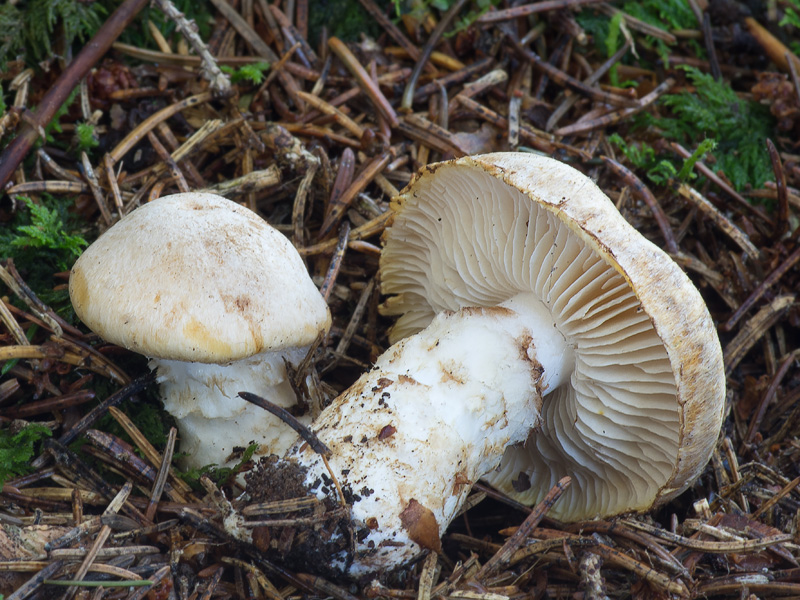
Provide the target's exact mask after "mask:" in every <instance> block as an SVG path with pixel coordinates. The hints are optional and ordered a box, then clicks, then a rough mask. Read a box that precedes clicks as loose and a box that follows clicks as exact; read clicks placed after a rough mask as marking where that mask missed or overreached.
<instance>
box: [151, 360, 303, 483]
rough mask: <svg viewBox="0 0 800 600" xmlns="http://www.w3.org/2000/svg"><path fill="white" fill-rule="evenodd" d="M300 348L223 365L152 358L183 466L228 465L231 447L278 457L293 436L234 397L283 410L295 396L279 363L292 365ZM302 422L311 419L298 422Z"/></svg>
mask: <svg viewBox="0 0 800 600" xmlns="http://www.w3.org/2000/svg"><path fill="white" fill-rule="evenodd" d="M305 353H306V349H305V348H288V349H286V350H282V351H280V352H263V353H261V354H256V355H255V356H251V357H250V358H246V359H242V360H238V361H234V362H231V363H228V364H225V365H217V364H206V363H199V362H184V361H177V360H163V359H151V361H150V367H151V368H154V369H157V370H158V380H159V383H160V385H161V397H162V399H163V401H164V409H165V410H166V411H167V412H169V413H170V414H171V415H172V416H173V417H175V419H176V421H177V424H178V433H179V436H180V445H179V450H180V452H182V453H185V454H186V458H185V459H184V461H183V464H184V466H186V467H190V468H191V467H202V466H205V465H209V464H218V465H223V466H232V465H234V464H235V463H236V459H233V460H229V456H230V454H231V452H232V450H233V449H234V448H235V447H247V446H248V445H249V444H250V443H251V442H256V443H257V444H258V445H259V448H258V451H257V453H258V454H259V455H269V454H283V453H284V452H285V451H286V449H287V448H289V446H291V444H292V442H294V441H295V439H296V438H297V435H296V434H295V432H294V431H293V430H292V429H291V428H289V427H288V426H287V425H286V424H285V423H283V422H282V421H281V420H280V419H278V418H277V417H274V416H273V415H271V414H270V413H268V412H266V411H265V410H263V409H261V408H259V407H257V406H255V405H253V404H250V403H249V402H246V401H245V400H242V399H241V398H240V397H239V392H241V391H242V390H247V391H251V392H252V393H254V394H257V395H259V396H262V397H264V398H266V399H268V400H269V401H271V402H272V403H274V404H277V405H278V406H281V407H283V408H288V407H290V406H292V405H294V404H295V402H296V397H295V394H294V391H293V390H292V388H291V386H290V384H289V382H288V381H287V379H286V367H285V364H284V362H283V361H284V358H285V359H286V360H288V361H289V362H290V363H294V364H297V363H299V362H300V361H301V360H302V359H303V357H304V356H305ZM300 420H301V421H303V422H304V423H309V422H310V421H311V415H304V416H302V417H300Z"/></svg>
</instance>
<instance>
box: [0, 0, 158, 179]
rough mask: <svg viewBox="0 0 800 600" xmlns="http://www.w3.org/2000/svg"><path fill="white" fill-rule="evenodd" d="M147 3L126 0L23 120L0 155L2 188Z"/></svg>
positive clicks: (141, 0) (144, 1)
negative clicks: (31, 113) (19, 128)
mask: <svg viewBox="0 0 800 600" xmlns="http://www.w3.org/2000/svg"><path fill="white" fill-rule="evenodd" d="M145 4H147V0H125V2H123V3H122V4H121V5H120V6H119V8H118V9H117V10H115V11H114V13H113V14H112V15H111V16H110V17H109V18H108V20H106V22H105V23H104V24H103V26H102V27H101V28H100V29H99V30H98V31H97V33H96V34H95V35H94V37H93V38H92V39H91V40H90V41H89V43H87V44H86V45H85V46H84V47H83V49H82V50H81V51H80V53H79V54H78V56H76V57H75V60H73V61H72V62H71V63H70V64H69V65H67V68H66V69H64V71H63V72H62V73H61V75H60V76H59V77H58V79H57V80H56V82H55V83H54V84H53V87H51V88H50V89H49V90H48V92H47V93H46V94H45V96H44V98H42V101H41V102H40V103H39V106H38V108H37V109H36V112H35V113H34V114H33V116H32V117H31V119H30V121H25V122H24V124H23V125H22V128H21V131H20V132H19V134H18V135H17V137H16V138H14V140H13V141H12V142H11V143H10V144H9V145H8V147H7V148H6V149H5V151H4V152H3V154H2V155H0V188H5V186H6V183H8V180H9V179H11V174H12V173H13V172H14V169H16V168H17V166H18V165H19V163H20V162H22V160H23V159H24V158H25V157H26V156H27V154H28V152H29V151H30V149H31V147H32V146H33V144H34V142H35V141H36V139H37V138H38V137H39V131H40V128H42V127H44V126H45V125H47V124H48V123H49V122H50V121H51V120H52V119H53V117H54V116H55V114H56V111H57V110H58V109H59V108H60V107H61V105H62V104H64V101H65V100H66V99H67V97H68V96H69V95H70V93H71V92H72V90H73V89H74V88H75V86H76V85H78V82H79V81H80V80H81V79H83V78H84V77H85V76H86V74H87V73H88V72H89V69H91V68H92V67H93V66H94V65H95V64H97V63H98V61H99V60H100V58H101V57H102V56H103V55H104V54H105V53H106V51H107V50H108V49H109V48H110V47H111V44H112V43H113V42H114V40H116V39H117V38H118V37H119V35H120V34H121V33H122V31H123V30H124V29H125V28H126V27H127V26H128V25H129V24H130V23H131V21H133V19H134V17H135V16H136V15H137V14H138V13H139V11H140V10H142V8H144V6H145Z"/></svg>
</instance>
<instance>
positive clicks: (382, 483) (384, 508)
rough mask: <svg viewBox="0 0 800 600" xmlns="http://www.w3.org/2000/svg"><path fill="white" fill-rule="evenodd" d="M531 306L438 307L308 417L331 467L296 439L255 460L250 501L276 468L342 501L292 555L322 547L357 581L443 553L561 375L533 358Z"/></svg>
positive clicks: (558, 367)
mask: <svg viewBox="0 0 800 600" xmlns="http://www.w3.org/2000/svg"><path fill="white" fill-rule="evenodd" d="M530 313H531V311H530V310H528V309H526V307H525V305H524V303H517V305H516V306H515V307H514V310H512V309H511V308H508V307H507V306H498V307H492V308H475V307H469V308H464V309H461V310H459V311H456V312H453V313H442V314H440V315H439V316H437V317H436V318H435V319H434V321H433V322H432V323H431V324H430V325H429V326H428V327H427V328H426V329H425V330H423V331H421V332H420V333H418V334H416V335H414V336H412V337H409V338H407V339H405V340H403V341H401V342H399V343H397V344H395V345H394V346H392V347H391V348H390V349H389V350H388V351H387V352H385V353H384V354H383V355H382V356H381V357H380V358H379V359H378V361H377V363H376V364H375V366H374V367H373V369H372V370H370V371H369V372H367V373H365V374H364V375H362V376H361V378H360V379H359V380H358V381H357V382H356V383H355V384H354V385H353V386H352V387H351V388H350V389H348V390H347V391H346V392H344V393H343V394H342V395H340V396H339V397H338V398H336V399H335V400H334V401H333V403H332V404H331V405H330V406H329V407H328V408H326V409H325V410H324V411H323V412H322V413H321V414H320V416H319V417H318V418H317V419H316V420H315V422H314V424H313V426H312V428H313V430H314V432H315V433H316V435H317V436H318V437H319V439H320V440H321V441H322V442H323V443H325V444H326V445H327V446H328V448H329V449H330V450H331V456H330V457H329V459H328V463H329V465H330V471H329V470H328V466H327V465H326V464H325V463H324V461H323V460H322V459H321V457H320V456H319V455H318V454H316V453H314V452H313V451H312V449H311V448H310V447H309V445H308V444H306V443H304V442H303V443H301V442H298V443H296V444H295V445H294V446H293V447H292V448H291V449H290V450H289V452H288V453H287V455H286V457H285V458H284V459H282V461H279V462H278V463H271V464H270V465H265V464H262V465H261V466H260V468H259V471H258V472H257V475H254V476H253V477H251V478H250V480H249V482H248V492H249V493H250V495H251V497H253V498H264V491H263V490H262V489H261V488H260V486H261V485H264V486H272V485H274V483H273V482H274V481H275V472H274V469H275V468H280V465H282V464H283V465H285V468H287V469H289V472H292V473H294V475H293V476H294V477H299V476H298V474H301V473H302V474H304V475H303V480H302V485H301V486H300V487H299V488H298V487H296V486H295V487H294V488H291V489H292V490H293V491H300V489H301V488H302V490H303V491H309V492H311V493H312V494H314V495H315V496H316V497H317V498H318V499H319V500H321V501H323V502H325V503H326V506H333V507H335V506H338V505H340V503H341V501H342V497H343V499H344V501H345V502H346V504H347V507H346V509H347V514H345V515H342V516H341V517H337V518H338V520H337V519H333V520H330V519H328V520H324V521H322V522H323V523H325V524H324V525H320V526H319V527H317V528H316V529H315V530H314V531H315V532H316V533H314V535H315V536H316V537H317V539H319V542H317V541H315V542H313V544H312V545H311V550H306V552H307V553H308V555H307V556H305V557H303V558H300V559H299V560H303V561H305V562H304V564H306V565H308V564H313V565H318V564H319V561H318V560H316V559H315V558H314V557H315V556H317V555H316V554H315V552H316V551H317V549H318V548H319V544H320V543H324V544H323V546H324V548H325V550H324V553H323V555H324V556H325V557H326V560H325V561H323V562H324V563H325V569H326V570H333V571H338V572H340V573H342V574H345V575H347V576H348V577H353V578H360V577H362V576H364V575H367V574H369V573H374V572H385V571H388V570H391V569H393V568H395V567H397V566H400V565H402V564H404V563H406V562H408V561H410V560H412V559H413V558H414V557H416V556H418V555H419V554H420V553H421V552H422V551H423V550H424V549H429V550H440V536H441V535H442V533H443V532H444V530H445V529H446V528H447V526H448V525H449V523H450V521H451V520H452V519H453V518H454V517H455V515H456V514H457V513H458V510H459V509H460V508H461V506H462V504H463V502H464V500H465V498H466V497H467V495H468V494H469V492H470V490H471V488H472V485H473V483H475V482H476V481H477V480H478V479H479V478H480V477H482V476H483V475H484V474H486V473H487V472H489V471H491V470H492V469H494V468H495V467H496V466H497V464H498V463H499V461H500V459H501V457H502V455H503V452H504V450H505V448H506V447H507V446H508V445H509V444H513V443H518V442H522V441H523V440H525V439H526V438H527V436H528V434H529V433H530V432H531V431H532V430H533V429H534V428H535V427H536V426H537V425H538V423H539V415H540V409H541V395H542V388H543V386H545V385H547V383H548V382H549V383H552V380H550V379H549V378H548V377H547V373H548V372H549V373H563V372H564V368H563V367H564V365H563V364H562V363H563V361H562V360H561V359H560V358H559V359H556V360H551V359H549V358H547V357H545V358H543V359H542V362H540V359H539V358H538V353H537V347H538V343H537V341H536V340H535V338H534V336H533V335H532V333H533V331H532V329H535V328H529V327H528V326H527V325H526V323H528V322H529V321H530V317H531V314H530ZM542 331H548V332H549V331H552V327H551V328H549V329H547V328H545V329H543V330H542ZM537 333H540V334H543V333H542V332H537ZM557 344H558V341H557V340H556V341H548V342H546V343H542V345H543V347H546V348H552V347H554V346H556V345H557ZM554 354H556V356H558V357H563V356H568V355H569V352H567V351H566V350H565V351H563V352H562V351H559V352H555V353H554ZM556 379H558V377H556ZM262 472H269V473H271V474H272V475H271V476H270V475H262ZM331 474H333V475H334V476H335V477H336V480H337V481H334V480H333V477H332V475H331ZM282 477H283V476H282ZM337 483H338V486H337ZM336 514H337V515H338V514H339V513H338V512H337V513H336ZM283 535H284V534H280V537H281V539H283ZM274 537H275V533H274V532H271V537H270V540H272V539H273V538H274ZM270 543H272V542H270ZM278 546H280V542H278ZM290 554H291V553H288V552H287V555H290Z"/></svg>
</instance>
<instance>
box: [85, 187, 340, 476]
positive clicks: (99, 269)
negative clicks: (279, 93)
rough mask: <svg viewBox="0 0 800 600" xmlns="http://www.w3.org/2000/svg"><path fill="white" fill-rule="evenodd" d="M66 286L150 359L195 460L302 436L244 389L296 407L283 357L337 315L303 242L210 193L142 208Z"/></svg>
mask: <svg viewBox="0 0 800 600" xmlns="http://www.w3.org/2000/svg"><path fill="white" fill-rule="evenodd" d="M69 293H70V298H71V300H72V305H73V306H74V308H75V312H76V313H77V315H78V317H80V319H81V320H82V321H83V322H84V323H85V324H86V325H87V326H88V327H89V328H90V329H91V330H92V331H94V332H95V333H97V334H98V335H99V336H100V337H102V338H103V339H105V340H108V341H110V342H113V343H115V344H117V345H120V346H123V347H125V348H128V349H129V350H132V351H134V352H138V353H139V354H143V355H145V356H147V357H149V358H150V359H151V360H150V366H151V368H153V369H157V375H158V380H159V382H160V391H161V397H162V400H163V402H164V408H165V409H166V410H167V411H168V412H169V413H171V414H172V415H173V416H174V417H175V418H176V420H177V423H178V430H179V433H180V439H181V450H182V452H184V453H185V454H186V455H187V457H186V459H185V465H186V466H187V467H200V466H204V465H208V464H226V463H227V464H231V462H232V461H231V462H229V461H230V454H231V452H232V450H233V449H234V447H236V446H246V445H247V444H248V442H250V441H255V442H257V443H258V444H259V450H258V452H259V453H273V452H283V451H284V450H285V449H286V448H287V447H288V446H289V445H290V444H291V443H292V442H293V441H294V438H295V434H294V432H293V431H292V430H291V429H289V428H288V427H285V426H284V425H283V424H282V423H280V421H278V420H277V419H276V418H275V417H273V416H271V415H270V414H269V413H267V412H266V411H263V410H262V409H260V408H257V407H255V406H253V405H251V404H249V403H247V402H245V401H244V400H242V399H241V398H239V397H238V396H237V392H238V391H239V390H240V389H242V388H244V389H248V390H252V391H253V392H254V393H258V394H259V395H262V396H264V397H266V398H269V399H270V400H271V401H272V402H274V403H275V404H278V405H280V406H283V407H288V406H292V405H294V404H295V403H296V399H295V395H294V392H293V390H292V388H291V385H290V384H289V382H288V381H287V377H286V368H285V364H284V360H287V361H289V362H290V363H295V364H296V363H299V362H300V361H301V360H302V359H303V357H304V356H305V353H306V351H307V349H308V346H309V345H310V344H311V343H312V342H313V341H314V340H315V338H316V337H317V335H318V334H320V332H326V331H327V330H328V328H329V326H330V313H329V311H328V307H327V305H326V303H325V301H324V299H323V298H322V296H321V295H320V293H319V291H318V290H317V288H316V287H315V286H314V284H313V282H312V281H311V279H310V278H309V276H308V273H307V271H306V268H305V265H304V264H303V261H302V259H301V258H300V256H299V255H298V253H297V251H296V250H295V248H294V247H293V246H292V245H291V243H290V242H289V241H288V240H287V239H286V237H285V236H283V235H282V234H281V233H280V232H278V231H277V230H275V229H273V228H272V227H271V226H270V225H269V224H267V222H266V221H264V220H263V219H261V218H260V217H259V216H258V215H256V214H255V213H253V212H252V211H250V210H248V209H246V208H244V207H242V206H239V205H238V204H236V203H235V202H232V201H230V200H226V199H225V198H222V197H219V196H216V195H214V194H206V193H183V194H175V195H172V196H165V197H163V198H159V199H158V200H154V201H152V202H150V203H148V204H145V205H144V206H142V207H140V208H138V209H136V210H135V211H133V212H132V213H131V214H129V215H128V216H126V217H124V218H123V219H122V220H120V221H119V222H118V223H116V224H115V225H114V226H113V227H111V228H110V229H109V230H108V231H106V232H105V233H104V234H103V235H101V236H100V237H99V238H98V239H97V241H95V242H94V243H93V244H92V245H91V246H90V247H89V248H87V249H86V251H85V252H84V253H83V254H82V255H81V256H80V258H78V260H77V262H76V263H75V266H74V267H73V268H72V272H71V275H70V279H69ZM305 420H306V422H309V421H310V416H306V417H305Z"/></svg>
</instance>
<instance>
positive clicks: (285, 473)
mask: <svg viewBox="0 0 800 600" xmlns="http://www.w3.org/2000/svg"><path fill="white" fill-rule="evenodd" d="M305 476H306V469H304V468H303V467H301V466H299V465H298V464H297V463H296V462H295V461H292V460H286V459H283V458H280V457H278V456H275V455H272V456H267V457H264V458H262V459H261V460H260V461H259V463H258V466H257V467H256V468H255V469H254V470H253V471H251V472H250V473H249V474H248V475H247V476H246V482H247V492H248V495H249V497H250V504H248V506H250V507H253V506H254V505H256V504H258V505H262V506H263V505H268V504H272V503H278V502H281V503H282V504H281V507H283V508H284V510H282V511H272V510H264V512H263V514H262V513H257V514H258V515H259V516H248V520H251V521H258V522H259V525H258V526H257V527H254V528H253V542H254V543H255V544H256V546H257V547H258V548H259V550H261V551H262V552H264V553H265V554H266V555H267V557H268V558H269V559H270V560H273V561H275V562H278V563H281V564H283V565H285V566H286V567H288V568H290V569H293V570H297V571H300V572H306V571H308V570H309V569H313V571H314V572H315V573H320V574H322V575H324V576H327V577H332V578H339V577H341V576H342V574H343V573H344V572H345V571H346V570H347V567H348V566H349V565H350V563H351V562H352V560H353V554H354V543H353V524H352V521H351V517H350V509H349V507H347V506H343V505H341V504H339V503H337V502H336V501H335V500H333V499H331V498H330V497H327V496H326V497H325V498H324V499H321V500H318V501H317V502H312V503H309V502H307V501H306V502H301V500H307V499H308V498H317V496H316V494H313V493H311V492H309V490H308V489H307V488H306V486H305V484H304V481H305ZM291 500H298V502H297V503H294V504H293V503H291V502H287V501H291ZM284 504H285V506H284ZM243 508H245V507H240V510H241V509H243ZM246 512H248V511H246ZM270 522H274V523H275V524H274V525H272V524H271V523H270Z"/></svg>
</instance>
